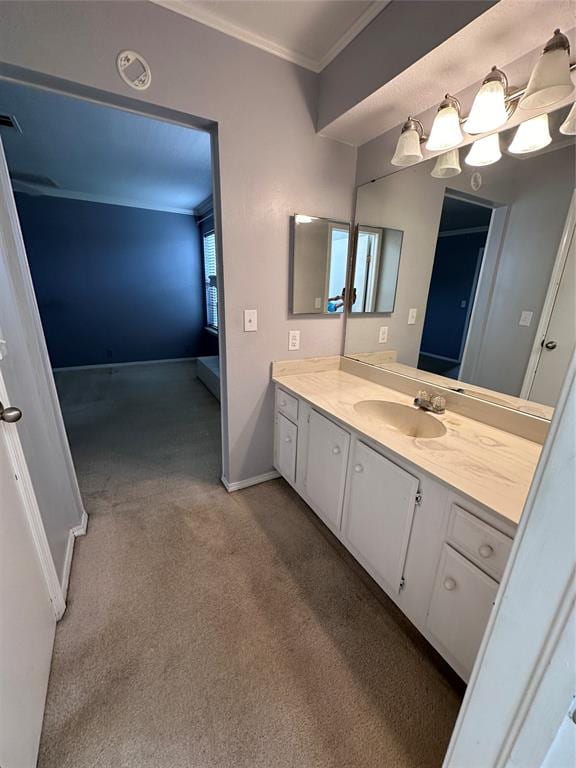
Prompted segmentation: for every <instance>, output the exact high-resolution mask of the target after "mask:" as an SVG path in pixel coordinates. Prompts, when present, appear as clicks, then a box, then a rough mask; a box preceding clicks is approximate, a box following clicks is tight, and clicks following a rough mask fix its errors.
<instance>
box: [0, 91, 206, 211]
mask: <svg viewBox="0 0 576 768" xmlns="http://www.w3.org/2000/svg"><path fill="white" fill-rule="evenodd" d="M0 114H3V115H4V114H8V115H11V116H14V117H15V118H16V120H17V122H18V125H19V126H20V128H21V133H20V132H18V131H16V130H14V129H13V128H0V137H1V139H2V143H3V145H4V150H5V153H6V157H7V160H8V167H9V169H10V173H11V175H12V176H13V177H14V175H16V178H19V179H20V180H19V181H18V182H17V183H16V184H15V188H17V189H19V190H21V191H28V192H31V193H33V194H47V195H51V196H56V197H73V198H76V199H81V200H82V199H84V200H92V201H95V202H107V203H115V204H119V205H129V206H133V207H141V208H150V209H153V210H163V211H174V212H177V213H190V212H191V211H192V210H193V209H194V208H195V207H196V206H198V205H199V204H200V203H201V202H202V201H204V200H205V199H206V198H207V197H209V195H210V194H211V191H212V175H211V162H210V137H209V135H208V134H207V133H204V132H201V131H196V130H193V129H191V128H185V127H184V126H180V125H174V124H172V123H165V122H162V121H160V120H152V119H150V118H148V117H143V116H141V115H135V114H132V113H130V112H125V111H123V110H119V109H113V108H111V107H105V106H101V105H98V104H93V103H91V102H89V101H84V100H82V99H74V98H71V97H69V96H63V95H61V94H57V93H54V92H52V91H47V90H42V89H39V88H32V87H28V86H23V85H18V84H16V83H12V82H10V81H7V80H2V79H0ZM28 176H30V177H32V178H30V179H28V178H27V177H28ZM23 177H24V181H23V180H22V178H23ZM34 177H46V178H47V179H48V180H51V181H52V182H53V183H54V184H55V185H56V186H55V187H53V186H51V185H50V184H49V183H48V182H46V183H44V184H43V183H42V180H41V179H40V180H38V179H37V178H36V179H35V178H34Z"/></svg>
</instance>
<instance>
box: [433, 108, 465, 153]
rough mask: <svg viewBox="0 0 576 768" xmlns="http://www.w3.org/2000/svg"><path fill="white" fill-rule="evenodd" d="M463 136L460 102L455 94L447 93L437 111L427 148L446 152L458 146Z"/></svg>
mask: <svg viewBox="0 0 576 768" xmlns="http://www.w3.org/2000/svg"><path fill="white" fill-rule="evenodd" d="M463 138H464V137H463V136H462V130H461V129H460V104H459V102H458V100H457V99H455V98H454V97H453V96H450V95H449V94H446V96H445V98H444V101H442V103H441V104H440V106H439V107H438V112H436V117H435V118H434V122H433V123H432V130H431V131H430V138H429V139H428V141H427V142H426V149H429V150H430V151H431V152H444V151H446V150H448V149H453V148H454V147H457V146H458V144H460V142H461V141H462V139H463Z"/></svg>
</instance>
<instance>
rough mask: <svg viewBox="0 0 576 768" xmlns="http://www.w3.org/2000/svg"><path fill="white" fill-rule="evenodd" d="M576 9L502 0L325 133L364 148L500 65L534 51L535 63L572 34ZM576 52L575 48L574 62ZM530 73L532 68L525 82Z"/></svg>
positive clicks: (565, 3)
mask: <svg viewBox="0 0 576 768" xmlns="http://www.w3.org/2000/svg"><path fill="white" fill-rule="evenodd" d="M574 9H575V6H574V2H573V0H545V1H543V0H500V2H498V3H497V4H496V5H494V6H493V7H492V8H490V9H489V10H487V11H485V12H484V13H483V14H481V15H480V16H478V17H477V18H476V19H474V21H472V22H470V24H468V25H467V26H465V27H463V28H462V29H461V30H459V31H458V32H457V33H456V34H455V35H452V37H450V38H449V39H448V40H446V41H445V42H444V43H442V44H441V45H439V46H438V47H437V48H435V49H434V50H432V51H430V53H428V54H426V55H425V56H423V57H422V58H421V59H419V60H418V61H417V62H415V63H414V64H413V65H412V66H410V67H408V68H407V69H405V70H404V71H403V72H401V73H400V74H399V75H398V76H397V77H395V78H394V79H393V80H391V81H390V82H388V83H386V84H385V85H384V86H382V88H379V89H378V90H377V91H375V92H374V93H373V94H371V95H370V96H369V97H368V98H366V99H364V100H363V101H361V102H360V103H359V104H357V105H356V106H355V107H352V109H350V110H349V111H348V112H346V113H345V114H343V115H342V116H341V117H339V118H337V119H336V120H335V121H334V122H333V123H331V124H330V125H328V126H326V127H325V128H323V129H322V131H321V133H322V135H323V136H329V137H330V138H333V139H337V140H338V141H343V142H345V143H347V144H352V145H354V146H360V145H362V144H365V143H366V142H367V141H370V140H371V139H374V138H375V137H376V136H379V135H381V134H382V133H385V132H386V131H388V130H390V129H391V128H395V127H396V126H399V125H401V124H402V123H403V122H404V121H405V120H406V118H407V117H408V115H415V116H416V115H420V114H421V113H423V112H425V111H426V110H427V109H429V108H431V107H433V106H435V105H437V104H438V103H439V102H440V101H441V100H442V98H443V96H444V94H445V93H452V94H459V93H460V92H461V91H462V90H464V89H465V88H467V87H468V86H470V85H472V84H474V83H476V82H477V81H480V80H481V79H482V78H483V77H484V76H485V75H486V74H487V73H488V72H489V71H490V69H491V67H492V65H494V64H496V65H497V66H498V67H500V68H503V69H506V65H507V64H510V63H512V62H515V61H517V60H518V59H520V58H521V57H522V56H524V55H525V54H527V53H528V52H530V51H533V52H534V56H533V58H532V59H531V62H532V64H531V65H533V64H534V63H535V62H536V59H537V58H538V51H539V49H541V48H542V47H543V46H544V44H545V43H546V41H547V40H548V39H549V38H550V37H551V36H552V33H553V32H554V29H555V28H556V27H560V28H561V29H562V31H563V32H566V33H570V30H573V28H574V25H575V22H576V17H575V10H574ZM570 34H571V33H570ZM572 42H574V41H573V40H572ZM574 52H575V49H574V46H573V49H572V58H574ZM528 75H529V70H528V72H527V73H524V77H525V80H524V82H525V81H526V80H527V79H528ZM524 82H515V83H513V84H512V83H511V85H515V86H520V85H523V84H524Z"/></svg>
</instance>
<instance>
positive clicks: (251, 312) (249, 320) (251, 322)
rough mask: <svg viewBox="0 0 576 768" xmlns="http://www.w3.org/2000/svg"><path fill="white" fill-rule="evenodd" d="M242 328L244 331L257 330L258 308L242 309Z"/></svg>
mask: <svg viewBox="0 0 576 768" xmlns="http://www.w3.org/2000/svg"><path fill="white" fill-rule="evenodd" d="M244 330H245V331H257V330H258V310H257V309H245V310H244Z"/></svg>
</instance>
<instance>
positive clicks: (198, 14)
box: [150, 0, 391, 73]
mask: <svg viewBox="0 0 576 768" xmlns="http://www.w3.org/2000/svg"><path fill="white" fill-rule="evenodd" d="M150 2H152V3H154V4H155V5H160V6H161V7H162V8H166V9H168V10H169V11H173V12H174V13H179V14H180V15H181V16H187V17H188V18H189V19H193V20H194V21H197V22H198V23H199V24H204V25H205V26H207V27H212V29H217V30H218V31H219V32H223V33H224V34H225V35H228V36H229V37H235V38H236V39H237V40H242V42H244V43H248V45H253V46H254V47H256V48H260V49H261V50H263V51H266V52H267V53H271V54H273V55H274V56H278V57H279V58H281V59H284V60H285V61H289V62H291V63H292V64H298V66H300V67H304V68H305V69H309V70H311V71H312V72H316V73H320V72H322V70H323V69H324V68H325V67H327V66H328V64H330V62H331V61H332V60H333V59H335V58H336V56H337V55H338V54H339V53H340V52H341V51H342V50H343V49H344V48H345V47H346V46H347V45H348V44H349V43H350V42H351V41H352V40H354V38H355V37H356V36H357V35H359V34H360V32H362V30H363V29H364V28H365V27H367V26H368V24H370V22H371V21H372V20H373V19H374V18H376V16H377V15H378V14H379V13H380V11H382V10H383V9H384V8H385V7H386V6H387V5H389V4H390V2H391V0H373V2H372V3H371V5H370V6H369V7H368V8H367V9H366V10H365V11H364V13H363V14H362V15H361V16H359V17H358V18H357V19H356V21H355V22H354V24H353V25H352V26H351V27H350V28H349V29H348V30H346V32H345V33H344V34H343V35H342V36H341V37H340V38H339V39H338V40H337V41H336V42H335V43H334V45H333V46H332V47H331V48H330V50H329V51H328V52H327V53H326V54H325V55H324V56H322V57H321V58H320V59H314V58H312V57H310V56H305V55H304V54H302V53H299V52H298V51H293V50H291V49H289V48H285V47H284V46H282V45H278V44H277V43H274V42H272V41H271V40H268V39H266V38H265V37H262V36H261V35H257V34H255V33H253V32H249V31H248V30H246V29H243V28H242V27H239V26H238V25H236V24H233V23H232V22H229V21H224V20H223V19H220V18H217V17H216V16H214V15H213V14H211V13H210V12H209V11H207V10H205V9H204V8H200V7H198V6H194V5H188V4H187V3H186V2H184V0H150Z"/></svg>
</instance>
